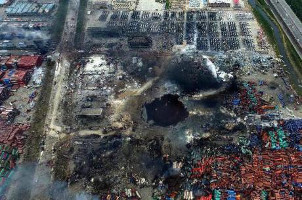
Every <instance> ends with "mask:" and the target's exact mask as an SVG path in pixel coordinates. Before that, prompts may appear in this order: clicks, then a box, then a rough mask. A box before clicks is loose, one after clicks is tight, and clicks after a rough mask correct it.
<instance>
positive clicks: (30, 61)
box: [18, 56, 43, 69]
mask: <svg viewBox="0 0 302 200" xmlns="http://www.w3.org/2000/svg"><path fill="white" fill-rule="evenodd" d="M42 62H43V60H42V57H41V56H22V57H21V58H20V60H19V62H18V67H20V68H26V69H31V68H33V67H36V66H37V67H38V66H41V64H42Z"/></svg>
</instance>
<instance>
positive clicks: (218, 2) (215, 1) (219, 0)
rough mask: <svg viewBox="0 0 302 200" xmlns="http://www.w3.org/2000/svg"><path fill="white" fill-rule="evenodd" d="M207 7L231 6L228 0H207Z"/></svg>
mask: <svg viewBox="0 0 302 200" xmlns="http://www.w3.org/2000/svg"><path fill="white" fill-rule="evenodd" d="M208 6H209V7H225V8H227V7H231V1H230V0H208Z"/></svg>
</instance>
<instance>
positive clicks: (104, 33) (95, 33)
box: [87, 27, 122, 38]
mask: <svg viewBox="0 0 302 200" xmlns="http://www.w3.org/2000/svg"><path fill="white" fill-rule="evenodd" d="M87 31H88V34H89V35H90V36H91V37H94V38H118V37H120V36H121V35H122V34H121V30H119V29H114V28H111V29H108V28H100V27H89V28H88V30H87Z"/></svg>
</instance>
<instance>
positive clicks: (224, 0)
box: [208, 0, 231, 3]
mask: <svg viewBox="0 0 302 200" xmlns="http://www.w3.org/2000/svg"><path fill="white" fill-rule="evenodd" d="M208 3H231V0H208Z"/></svg>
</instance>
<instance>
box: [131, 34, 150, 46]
mask: <svg viewBox="0 0 302 200" xmlns="http://www.w3.org/2000/svg"><path fill="white" fill-rule="evenodd" d="M128 45H129V47H130V48H150V47H152V38H151V37H150V36H129V37H128Z"/></svg>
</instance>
